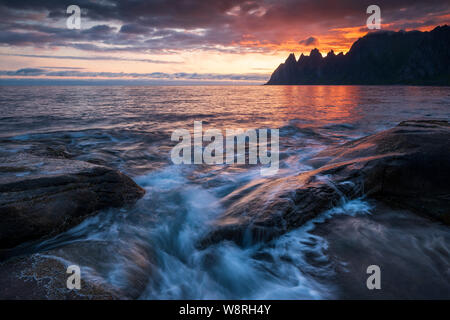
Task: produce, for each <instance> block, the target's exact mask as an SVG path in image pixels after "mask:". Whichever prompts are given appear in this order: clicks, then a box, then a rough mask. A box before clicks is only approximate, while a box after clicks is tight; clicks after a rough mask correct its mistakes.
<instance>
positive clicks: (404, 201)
mask: <svg viewBox="0 0 450 320" xmlns="http://www.w3.org/2000/svg"><path fill="white" fill-rule="evenodd" d="M449 159H450V125H449V123H448V122H447V121H439V120H436V121H432V120H423V121H421V120H417V121H404V122H402V123H400V124H399V125H397V126H396V127H394V128H392V129H390V130H386V131H383V132H380V133H377V134H374V135H370V136H368V137H365V138H361V139H357V140H355V141H351V142H348V143H345V144H343V145H341V146H338V147H333V148H328V149H326V150H324V151H322V152H321V153H319V154H318V155H317V156H316V157H315V158H313V159H311V160H310V163H311V164H312V165H313V166H314V167H316V168H317V169H315V170H312V171H308V172H304V173H301V174H299V175H298V176H293V177H287V178H279V179H275V180H272V181H270V182H265V181H263V180H261V181H255V182H252V183H251V184H249V185H246V186H244V187H242V188H240V189H238V190H236V191H234V192H233V193H232V194H230V195H229V196H228V197H227V198H226V199H225V200H224V201H227V200H230V199H231V198H232V199H233V203H232V205H231V206H229V207H228V209H227V210H226V211H225V212H224V213H223V215H222V216H221V217H219V218H218V219H217V220H216V221H215V222H214V225H213V231H211V232H210V233H209V234H208V235H207V236H206V237H205V238H204V239H203V240H202V241H201V242H200V244H199V246H200V247H203V248H204V247H206V246H208V245H210V244H213V243H217V242H219V241H222V240H232V241H235V242H236V243H238V244H241V245H244V244H245V245H247V244H250V243H254V242H258V241H267V240H271V239H272V238H273V237H276V236H279V235H281V234H284V233H286V232H288V231H290V230H292V229H294V228H297V227H299V226H301V225H303V224H304V223H305V222H307V221H309V220H311V219H312V218H314V217H316V216H317V215H318V214H320V213H322V212H324V211H326V210H328V209H331V208H333V207H334V206H336V205H338V204H339V203H340V202H341V201H342V199H345V200H351V199H355V198H358V197H362V196H366V197H372V198H376V199H378V200H381V201H383V202H387V203H389V204H390V205H393V206H399V207H402V208H407V209H410V210H412V211H413V212H416V213H418V214H421V215H424V216H427V217H429V218H431V219H435V220H438V221H441V222H443V223H445V224H447V225H449V224H450V184H449V182H448V181H450V161H449Z"/></svg>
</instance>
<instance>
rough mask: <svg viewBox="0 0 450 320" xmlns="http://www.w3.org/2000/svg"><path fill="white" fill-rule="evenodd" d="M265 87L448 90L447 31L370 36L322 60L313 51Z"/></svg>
mask: <svg viewBox="0 0 450 320" xmlns="http://www.w3.org/2000/svg"><path fill="white" fill-rule="evenodd" d="M267 84H269V85H295V84H317V85H319V84H363V85H391V84H413V85H450V27H449V26H447V25H444V26H439V27H436V28H435V29H434V30H432V31H430V32H420V31H410V32H405V31H399V32H392V31H377V32H371V33H369V34H367V35H366V36H364V37H362V38H360V39H359V40H357V41H356V42H355V43H353V45H352V47H351V48H350V50H349V52H348V53H347V54H345V55H344V54H342V53H340V54H338V55H335V54H334V52H332V51H331V52H329V53H328V54H327V56H326V57H325V58H322V55H321V54H320V52H319V51H318V50H317V49H313V50H312V51H311V53H310V55H309V56H304V55H302V56H301V57H300V58H299V60H298V61H296V60H295V56H294V55H293V54H290V55H289V58H288V59H287V60H286V62H285V63H282V64H280V66H279V67H278V68H277V69H276V70H275V71H274V72H273V74H272V76H271V77H270V80H269V81H268V82H267Z"/></svg>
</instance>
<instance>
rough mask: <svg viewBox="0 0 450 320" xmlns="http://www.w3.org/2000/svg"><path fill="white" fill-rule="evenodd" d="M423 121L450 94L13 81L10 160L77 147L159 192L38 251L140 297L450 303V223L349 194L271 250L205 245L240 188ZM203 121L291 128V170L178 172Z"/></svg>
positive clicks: (3, 102)
mask: <svg viewBox="0 0 450 320" xmlns="http://www.w3.org/2000/svg"><path fill="white" fill-rule="evenodd" d="M410 119H445V120H450V88H449V87H416V86H161V87H159V86H42V87H41V86H17V87H14V86H3V87H0V156H2V155H8V154H12V153H18V152H29V151H30V150H37V149H42V150H45V149H46V148H47V147H51V148H52V149H55V150H64V152H66V153H67V154H69V155H70V157H71V158H72V159H76V160H82V161H89V162H92V163H95V164H99V165H105V166H108V167H111V168H114V169H117V170H120V171H122V172H123V173H125V174H127V175H128V176H130V177H131V178H132V179H133V180H134V181H135V182H136V183H137V184H138V185H140V186H141V187H142V188H144V189H145V190H146V194H145V196H144V197H143V198H142V199H140V200H138V201H137V202H136V203H135V204H134V205H130V206H125V207H123V208H113V209H108V210H103V211H101V212H99V213H98V214H97V215H95V216H92V217H89V218H87V219H86V220H85V221H83V222H82V223H81V224H80V225H78V226H76V227H74V228H72V229H71V230H68V231H67V232H65V233H63V234H60V235H58V236H56V237H54V238H51V239H47V240H44V241H39V242H37V243H30V244H29V245H28V246H27V247H26V249H25V250H26V251H27V252H29V253H31V252H33V253H38V254H42V255H51V256H54V257H55V258H57V259H59V260H61V261H64V263H65V264H67V265H72V264H76V265H79V266H80V267H81V269H82V272H83V276H85V277H88V278H89V279H91V280H92V281H97V282H98V283H104V284H106V285H108V286H110V287H113V288H115V289H117V290H119V291H120V292H123V293H124V295H125V296H127V297H131V298H136V299H339V298H366V297H367V298H373V297H380V298H447V299H448V298H449V297H450V232H449V229H448V227H447V226H444V225H441V224H439V223H437V222H432V221H428V220H426V219H424V218H422V217H419V216H416V215H413V214H410V213H408V212H402V211H400V210H394V209H391V208H388V207H385V206H383V205H381V204H378V203H376V202H373V201H372V200H370V199H366V198H364V197H363V198H359V199H354V200H346V199H342V203H341V204H340V205H339V206H337V207H335V208H333V209H332V210H329V211H327V212H323V213H322V214H320V215H319V216H318V217H317V218H316V219H314V220H311V221H309V222H308V223H306V224H305V225H303V226H302V227H300V228H298V229H295V230H292V231H290V232H289V233H286V234H284V235H281V236H279V237H277V238H275V239H273V240H271V241H266V242H256V243H252V244H249V245H237V244H235V243H234V242H230V241H222V242H219V243H217V244H214V245H211V246H208V247H206V248H200V247H199V246H198V243H199V241H200V240H201V239H202V238H203V237H204V236H205V235H206V234H207V233H208V232H209V231H210V230H211V228H212V226H213V224H214V220H215V219H216V218H217V217H218V216H220V215H221V214H222V213H223V212H224V211H225V210H226V209H227V206H228V205H230V204H229V202H224V201H222V200H223V199H224V198H225V197H227V195H229V194H230V193H232V192H234V191H236V190H238V189H245V188H246V186H249V188H250V186H251V185H252V183H253V182H254V181H256V180H260V179H265V180H267V181H269V180H270V179H276V178H279V177H284V176H292V175H297V174H299V173H301V172H305V171H308V170H311V169H312V167H311V166H310V165H309V163H308V160H309V159H311V158H312V157H314V155H315V154H317V153H318V152H320V151H321V150H324V149H325V148H327V147H330V146H336V145H339V144H342V143H344V142H347V141H350V140H353V139H357V138H360V137H364V136H367V135H370V134H373V133H376V132H379V131H382V130H386V129H389V128H392V127H394V126H395V125H397V124H398V123H399V122H401V121H404V120H410ZM194 121H201V122H202V124H203V130H207V129H219V130H221V131H223V132H224V131H225V130H227V129H244V130H246V129H264V128H267V129H279V158H280V164H279V170H278V172H277V173H276V175H274V176H269V177H262V176H261V170H260V165H259V164H256V165H231V164H217V165H207V164H174V163H173V162H172V159H171V156H170V154H171V150H172V148H173V147H174V145H175V144H176V143H177V142H174V141H172V140H171V135H172V133H173V132H174V131H175V130H177V129H186V130H189V131H192V130H193V127H194ZM449 161H450V159H449ZM293 188H295V186H293ZM236 201H239V199H236ZM21 250H22V251H21V252H22V253H23V250H24V249H21ZM369 265H378V266H380V267H381V281H382V289H381V293H376V294H378V296H373V294H375V293H374V292H372V291H370V290H368V289H367V287H366V282H365V281H366V279H367V277H368V276H369V275H368V274H367V273H366V268H367V267H368V266H369ZM64 271H65V270H64Z"/></svg>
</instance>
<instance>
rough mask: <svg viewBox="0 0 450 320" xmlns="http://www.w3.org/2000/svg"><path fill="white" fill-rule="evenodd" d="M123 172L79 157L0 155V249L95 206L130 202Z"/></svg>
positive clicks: (134, 195) (132, 196)
mask: <svg viewBox="0 0 450 320" xmlns="http://www.w3.org/2000/svg"><path fill="white" fill-rule="evenodd" d="M144 192H145V191H144V190H143V189H142V188H140V187H139V186H138V185H137V184H136V183H135V182H134V181H133V180H132V179H131V178H129V177H128V176H126V175H124V174H122V173H120V172H118V171H116V170H113V169H110V168H107V167H104V166H98V165H94V164H91V163H86V162H83V161H76V160H68V159H64V158H48V157H40V156H34V155H31V154H26V153H23V154H15V155H11V156H7V157H1V158H0V249H5V248H12V247H14V246H17V245H19V244H21V243H23V242H26V241H32V240H38V239H42V238H48V237H51V236H53V235H56V234H58V233H61V232H63V231H66V230H68V229H69V228H71V227H73V226H75V225H77V224H78V223H80V222H81V221H82V220H83V219H84V218H86V217H87V216H89V215H92V214H94V213H95V212H97V211H98V210H101V209H105V208H109V207H119V206H123V205H126V204H130V203H133V202H134V201H136V200H137V199H139V198H140V197H142V196H143V194H144Z"/></svg>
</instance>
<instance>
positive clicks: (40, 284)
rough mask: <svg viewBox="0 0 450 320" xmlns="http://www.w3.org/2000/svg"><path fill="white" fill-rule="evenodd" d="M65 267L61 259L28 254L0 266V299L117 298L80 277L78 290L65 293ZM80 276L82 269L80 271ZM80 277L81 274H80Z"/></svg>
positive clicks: (105, 287) (99, 284) (108, 289)
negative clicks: (0, 285)
mask: <svg viewBox="0 0 450 320" xmlns="http://www.w3.org/2000/svg"><path fill="white" fill-rule="evenodd" d="M66 270H67V265H66V264H65V263H63V261H62V260H61V259H57V258H55V257H52V256H49V255H45V254H32V255H29V256H23V257H15V258H12V259H9V260H8V261H6V262H2V263H0V283H1V284H2V288H1V289H0V299H2V300H15V299H19V300H35V299H38V300H42V299H50V300H55V299H57V300H63V299H64V300H66V299H71V300H73V299H76V300H78V299H99V300H100V299H101V300H110V299H120V298H122V296H121V295H120V293H119V292H117V291H116V290H114V289H113V288H111V287H110V286H108V285H107V284H105V283H104V282H100V281H95V279H92V278H90V279H88V278H86V277H81V289H80V290H75V289H74V290H69V289H68V288H67V279H68V277H69V276H70V274H68V273H66ZM82 273H83V270H82ZM83 275H84V274H83Z"/></svg>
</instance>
